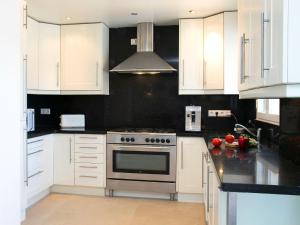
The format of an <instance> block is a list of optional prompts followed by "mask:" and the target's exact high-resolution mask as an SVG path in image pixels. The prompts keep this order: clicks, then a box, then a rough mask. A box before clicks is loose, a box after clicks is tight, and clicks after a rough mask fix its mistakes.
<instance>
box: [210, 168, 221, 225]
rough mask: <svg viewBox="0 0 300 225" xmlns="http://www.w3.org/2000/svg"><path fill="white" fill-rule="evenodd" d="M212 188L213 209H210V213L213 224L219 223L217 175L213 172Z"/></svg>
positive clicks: (218, 224)
mask: <svg viewBox="0 0 300 225" xmlns="http://www.w3.org/2000/svg"><path fill="white" fill-rule="evenodd" d="M212 179H213V188H212V193H213V199H212V202H213V209H212V214H213V225H220V223H219V213H220V212H219V201H220V196H219V193H220V190H219V182H218V178H217V175H216V174H214V176H213V178H212Z"/></svg>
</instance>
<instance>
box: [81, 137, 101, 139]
mask: <svg viewBox="0 0 300 225" xmlns="http://www.w3.org/2000/svg"><path fill="white" fill-rule="evenodd" d="M79 138H81V139H97V137H79Z"/></svg>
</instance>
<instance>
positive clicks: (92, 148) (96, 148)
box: [75, 144, 105, 154]
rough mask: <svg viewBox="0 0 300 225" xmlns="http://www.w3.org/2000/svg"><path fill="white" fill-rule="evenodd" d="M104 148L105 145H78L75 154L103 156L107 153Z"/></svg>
mask: <svg viewBox="0 0 300 225" xmlns="http://www.w3.org/2000/svg"><path fill="white" fill-rule="evenodd" d="M104 148H105V146H104V145H103V144H76V145H75V152H78V153H89V154H90V153H93V154H102V153H104V152H105V149H104Z"/></svg>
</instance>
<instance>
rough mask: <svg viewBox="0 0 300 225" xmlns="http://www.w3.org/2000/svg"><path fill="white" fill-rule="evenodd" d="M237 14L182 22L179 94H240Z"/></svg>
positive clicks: (228, 13)
mask: <svg viewBox="0 0 300 225" xmlns="http://www.w3.org/2000/svg"><path fill="white" fill-rule="evenodd" d="M237 38H238V35H237V13H236V12H225V13H221V14H218V15H215V16H211V17H208V18H205V19H182V20H180V47H179V49H180V53H179V59H180V61H179V94H181V95H199V94H200V95H201V94H237V93H238V80H237V77H238V73H237V70H238V67H237V64H236V60H237V58H238V56H237V55H238V50H237V45H236V43H237Z"/></svg>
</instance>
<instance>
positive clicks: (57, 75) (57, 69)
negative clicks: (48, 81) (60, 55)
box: [56, 63, 60, 87]
mask: <svg viewBox="0 0 300 225" xmlns="http://www.w3.org/2000/svg"><path fill="white" fill-rule="evenodd" d="M59 74H60V72H59V63H57V64H56V86H57V87H59Z"/></svg>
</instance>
